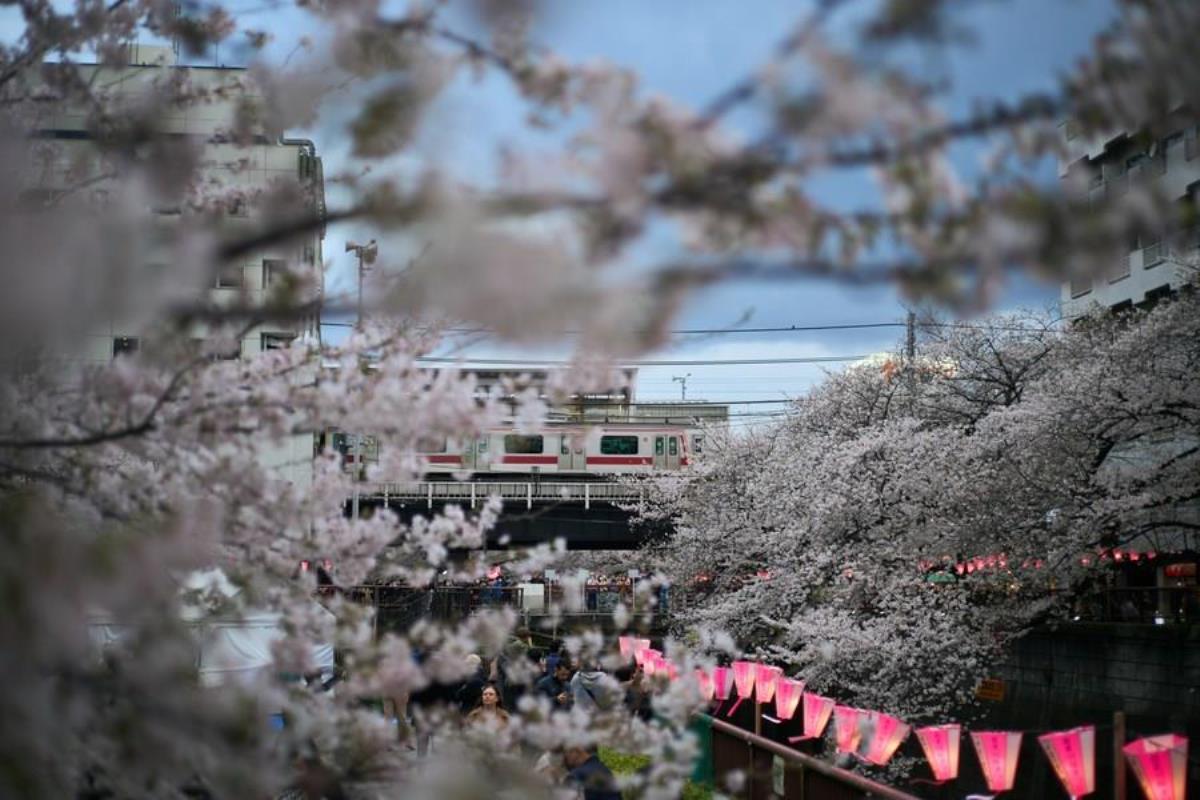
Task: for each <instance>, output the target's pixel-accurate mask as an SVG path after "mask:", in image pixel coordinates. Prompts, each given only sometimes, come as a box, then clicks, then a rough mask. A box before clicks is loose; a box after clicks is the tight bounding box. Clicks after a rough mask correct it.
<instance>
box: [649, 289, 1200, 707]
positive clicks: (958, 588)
mask: <svg viewBox="0 0 1200 800" xmlns="http://www.w3.org/2000/svg"><path fill="white" fill-rule="evenodd" d="M1196 311H1197V300H1196V297H1195V294H1194V293H1193V292H1190V291H1185V292H1184V294H1183V296H1182V297H1181V298H1180V299H1179V300H1177V301H1175V302H1172V303H1167V304H1165V305H1162V306H1160V307H1158V308H1156V309H1154V310H1152V311H1149V312H1138V313H1136V314H1133V315H1129V316H1124V317H1120V318H1103V317H1097V318H1094V319H1089V320H1086V321H1084V322H1082V323H1080V324H1079V325H1078V326H1077V327H1074V328H1071V329H1069V330H1057V329H1055V328H1054V327H1052V326H1051V325H1050V324H1049V320H1046V319H1040V320H1039V319H1038V318H1033V317H1029V316H1002V317H996V318H992V319H988V320H985V321H982V322H978V323H968V324H949V325H938V324H936V323H934V324H933V325H931V326H929V327H928V328H927V330H929V332H930V333H929V336H928V340H927V341H925V342H923V343H922V345H921V347H920V348H919V355H918V356H917V358H915V359H913V360H911V361H909V362H907V363H904V364H903V366H902V367H901V368H900V369H899V370H891V369H879V368H878V367H877V366H863V367H856V368H853V369H851V370H848V371H846V372H845V373H842V374H839V375H834V376H831V377H830V378H829V379H828V380H827V381H826V382H825V383H824V384H823V385H822V386H821V387H820V388H819V389H818V390H816V391H815V392H814V393H813V395H812V396H811V397H809V398H806V399H804V400H803V401H799V402H798V403H797V404H796V406H795V408H794V409H793V411H792V413H791V414H790V415H789V417H788V418H787V419H786V420H784V421H782V422H779V423H777V424H774V425H772V426H770V427H767V428H762V429H759V430H756V431H754V432H752V433H751V434H749V435H747V436H745V437H740V438H735V439H733V440H732V441H728V442H721V443H714V445H713V446H711V447H709V448H707V450H706V453H705V457H704V459H703V460H702V461H701V463H700V465H699V467H698V474H697V475H696V476H695V477H694V479H692V480H690V481H688V482H687V483H686V485H683V486H680V484H679V483H678V482H677V481H665V482H660V483H662V484H663V488H662V491H661V495H660V497H659V498H658V500H657V503H652V505H651V508H652V509H653V511H654V513H656V514H657V515H659V516H670V517H672V518H673V520H674V522H675V528H676V532H675V534H674V535H673V536H672V537H671V538H669V539H668V540H667V541H666V542H664V543H663V544H661V545H660V546H659V548H658V556H659V558H660V562H659V566H660V569H662V570H663V571H664V572H665V573H666V574H667V575H668V576H669V577H670V578H671V579H672V580H673V582H674V583H675V584H676V586H677V587H678V588H680V589H683V590H685V591H689V598H690V599H689V602H687V603H684V604H683V607H684V608H685V609H686V612H685V613H686V617H685V619H683V620H680V625H681V626H682V627H683V629H684V630H688V629H691V630H694V631H702V630H705V629H724V630H732V631H738V633H739V639H740V641H741V643H742V646H743V647H744V648H745V649H747V650H749V651H752V652H758V653H760V654H761V655H763V656H766V657H768V658H770V659H773V660H775V661H777V662H779V663H783V664H786V665H788V667H789V669H790V670H793V671H795V672H798V673H799V674H800V675H802V676H803V677H804V678H805V679H806V680H808V682H809V685H811V686H812V687H813V688H814V689H816V690H818V691H822V690H824V691H828V692H832V693H833V694H834V695H836V696H838V697H839V698H840V699H842V700H843V701H845V702H852V703H856V704H861V705H863V706H866V707H872V708H881V709H884V710H887V711H890V712H893V713H897V714H901V715H904V716H906V717H907V718H909V719H911V720H913V721H925V720H936V719H938V718H939V717H941V716H945V715H951V714H954V715H961V714H963V713H964V712H965V710H966V707H969V705H970V702H971V695H972V692H973V689H974V686H975V685H976V683H977V681H978V680H979V679H980V678H982V677H986V676H987V675H988V674H989V669H990V666H991V665H992V664H993V663H994V661H995V660H996V659H997V658H998V657H999V656H1000V655H1001V654H1002V652H1003V649H1004V647H1005V645H1006V644H1008V643H1009V642H1011V641H1012V640H1013V639H1014V638H1015V637H1019V636H1020V635H1021V634H1022V633H1023V632H1024V631H1026V630H1028V629H1029V627H1031V626H1032V625H1035V624H1039V623H1042V622H1046V621H1048V620H1053V619H1057V618H1061V617H1062V615H1063V614H1064V613H1065V612H1068V611H1069V610H1070V606H1069V601H1070V599H1071V590H1072V588H1073V587H1075V586H1076V584H1078V583H1081V582H1083V581H1085V580H1088V579H1095V578H1096V577H1097V576H1099V577H1100V578H1101V579H1103V576H1104V572H1103V571H1101V568H1100V567H1098V566H1097V565H1098V564H1099V563H1100V559H1099V557H1098V551H1100V550H1110V549H1113V548H1120V547H1123V546H1127V545H1129V544H1130V543H1131V542H1133V543H1140V545H1141V548H1142V549H1143V550H1146V549H1155V547H1154V544H1153V542H1154V541H1155V539H1154V538H1150V539H1149V540H1148V539H1147V538H1146V537H1147V536H1148V535H1152V534H1155V533H1164V532H1168V531H1169V532H1170V535H1169V536H1168V537H1167V538H1165V539H1161V540H1160V541H1162V542H1164V545H1163V547H1162V548H1160V549H1171V548H1174V549H1183V548H1184V547H1185V546H1186V545H1185V543H1186V541H1188V538H1187V537H1188V536H1189V535H1192V536H1194V533H1195V532H1196V531H1197V530H1198V528H1197V523H1198V522H1200V502H1198V500H1200V480H1198V479H1197V475H1198V474H1200V473H1198V472H1197V469H1196V468H1197V466H1198V463H1197V458H1198V457H1200V450H1198V449H1197V443H1198V442H1200V436H1198V435H1197V434H1198V433H1200V429H1198V428H1197V423H1198V422H1200V418H1198V417H1197V410H1198V409H1197V405H1196V402H1195V399H1194V398H1195V397H1196V396H1200V392H1198V389H1200V384H1198V383H1197V381H1198V380H1200V376H1198V374H1197V372H1196V370H1195V365H1196V358H1197V356H1198V355H1200V352H1198V351H1197V342H1196V333H1197V320H1198V319H1200V317H1198V316H1197V314H1196ZM897 358H901V357H899V356H898V357H897ZM1135 546H1137V545H1136V544H1135Z"/></svg>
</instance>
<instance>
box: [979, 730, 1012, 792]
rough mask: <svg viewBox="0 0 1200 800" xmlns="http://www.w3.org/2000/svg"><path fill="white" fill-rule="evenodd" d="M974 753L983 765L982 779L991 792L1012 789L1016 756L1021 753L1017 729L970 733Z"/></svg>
mask: <svg viewBox="0 0 1200 800" xmlns="http://www.w3.org/2000/svg"><path fill="white" fill-rule="evenodd" d="M971 741H972V742H973V743H974V744H975V753H976V755H978V756H979V764H980V766H981V767H983V779H984V781H986V782H987V787H988V789H990V790H991V791H993V792H1007V791H1008V790H1010V789H1012V787H1013V781H1014V780H1016V777H1017V757H1018V756H1019V755H1020V753H1021V733H1020V732H1019V731H980V732H978V733H972V734H971Z"/></svg>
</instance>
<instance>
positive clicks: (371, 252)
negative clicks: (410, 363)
mask: <svg viewBox="0 0 1200 800" xmlns="http://www.w3.org/2000/svg"><path fill="white" fill-rule="evenodd" d="M346 252H347V253H354V254H355V255H356V256H358V319H357V321H356V322H355V323H354V328H355V330H357V331H359V332H360V333H361V332H362V327H363V275H364V274H365V273H366V271H367V267H368V266H369V265H371V264H374V263H375V258H376V257H377V256H378V255H379V245H378V244H376V243H375V240H374V239H372V240H371V241H369V242H367V243H366V244H357V243H355V242H346ZM362 457H363V450H362V432H361V431H360V432H358V433H356V434H354V498H353V500H351V501H350V517H351V519H354V520H357V519H358V482H359V479H360V478H361V477H362Z"/></svg>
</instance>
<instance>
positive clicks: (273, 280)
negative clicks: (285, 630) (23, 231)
mask: <svg viewBox="0 0 1200 800" xmlns="http://www.w3.org/2000/svg"><path fill="white" fill-rule="evenodd" d="M56 68H57V67H56V65H54V64H47V65H44V66H43V69H44V70H54V69H56ZM76 68H77V69H78V70H79V76H80V77H81V78H82V79H83V80H86V81H88V82H89V84H90V86H91V87H92V91H93V92H95V93H96V94H100V95H103V96H104V98H105V102H106V107H107V108H109V109H110V110H111V109H118V110H120V109H125V108H131V109H138V108H143V109H144V108H149V109H150V115H149V116H150V118H151V119H153V124H154V125H155V129H154V130H153V132H152V134H151V135H148V136H147V144H146V145H145V146H147V147H149V146H162V147H168V148H169V147H172V146H173V145H179V146H178V147H177V149H178V151H179V154H180V158H198V159H199V161H198V163H196V164H195V166H196V173H195V174H196V179H195V180H194V181H193V190H192V191H189V192H187V193H186V194H185V195H184V197H183V198H181V199H179V200H178V201H177V202H176V201H174V200H171V201H155V200H153V199H152V198H154V197H155V195H154V193H153V192H149V191H148V192H146V198H147V202H146V209H145V213H146V215H147V218H149V219H150V220H152V224H151V226H150V231H151V235H149V236H144V237H142V238H146V239H149V240H151V241H149V242H147V243H139V244H138V245H137V246H133V247H130V248H129V251H130V252H131V253H133V257H134V258H137V259H139V260H140V261H141V262H144V263H139V264H136V265H130V269H129V271H128V274H127V275H123V276H122V278H123V279H125V280H126V281H127V284H126V285H125V286H124V289H123V290H120V291H124V290H127V291H129V292H133V293H136V292H138V291H140V290H141V289H142V288H143V286H142V285H139V284H142V282H143V281H144V282H145V283H146V284H149V283H152V282H157V283H162V282H163V279H162V277H161V276H162V275H164V274H166V273H163V272H158V273H157V274H156V271H158V270H161V269H164V268H165V267H166V263H165V262H166V261H167V260H168V259H169V258H170V256H169V255H168V253H167V251H166V249H165V248H164V249H163V251H162V252H156V250H155V248H156V244H155V240H156V239H157V238H158V237H157V233H156V232H157V231H158V230H160V229H161V230H162V231H163V232H165V233H166V234H167V235H164V236H163V237H162V239H163V240H164V241H167V242H169V241H171V239H172V237H171V236H170V235H169V234H170V231H171V229H172V227H177V226H197V225H203V226H208V227H210V228H211V229H214V230H216V231H217V232H218V235H219V237H220V238H221V239H222V240H223V241H225V240H236V239H239V238H253V236H254V235H256V234H257V233H258V232H259V231H261V230H262V229H263V227H264V225H263V223H264V220H265V219H266V218H267V217H266V214H268V213H270V214H273V215H275V216H274V217H273V218H278V217H279V215H280V214H281V213H285V214H287V215H290V216H296V217H299V216H302V215H312V216H313V218H314V219H317V220H321V219H323V218H324V213H325V200H324V179H323V170H322V164H321V158H320V157H319V156H318V154H317V151H316V147H315V146H314V144H313V143H312V142H311V141H308V140H303V139H289V138H283V137H280V136H273V137H271V136H268V135H266V134H265V132H263V131H262V130H261V128H255V127H254V126H253V125H252V126H251V130H252V131H253V132H252V133H251V134H250V135H249V136H247V134H246V127H247V126H246V125H245V124H244V123H243V122H242V119H240V118H239V115H242V113H243V111H244V110H245V109H246V108H247V106H248V105H253V104H257V103H260V102H262V101H263V98H262V96H261V92H260V90H259V88H258V87H256V86H255V84H254V82H253V81H252V80H251V79H250V74H249V72H248V71H247V70H245V69H242V68H229V67H204V66H183V65H179V64H178V63H177V60H176V55H175V52H174V51H173V49H172V48H170V47H151V46H144V45H130V46H129V49H128V63H127V64H125V65H123V66H119V67H113V66H100V65H81V66H78V67H76ZM45 79H46V76H45V73H43V74H42V75H41V76H33V77H31V78H30V80H31V81H33V82H36V81H39V80H45ZM164 87H169V91H166V92H164ZM178 93H183V94H184V95H185V96H186V97H187V98H188V99H187V101H186V102H182V103H179V102H163V98H164V97H175V96H178ZM150 104H158V106H154V105H150ZM50 108H52V109H53V110H52V112H50V113H48V114H47V115H46V116H45V117H41V118H38V119H37V120H36V122H35V124H34V125H33V126H32V127H33V133H34V135H35V136H36V138H37V139H39V140H40V143H39V144H40V146H39V147H37V148H36V153H37V156H38V157H37V158H36V159H33V160H31V163H30V165H29V166H28V170H29V173H28V175H27V179H26V181H25V185H26V186H28V187H30V188H29V189H27V190H26V191H25V192H24V193H23V194H25V195H28V202H27V203H26V205H27V206H28V207H30V208H31V209H32V210H35V211H36V209H37V207H38V206H39V205H42V206H46V207H48V206H49V205H50V204H51V203H52V202H53V201H55V199H56V197H57V196H60V195H61V194H62V193H64V192H72V193H74V194H75V195H76V196H75V199H80V198H78V196H77V195H78V191H77V190H78V187H79V186H86V187H87V188H86V190H85V191H86V192H87V193H89V195H90V196H87V197H84V198H82V199H84V200H87V201H91V202H92V203H95V204H101V205H102V204H104V203H105V202H107V198H108V195H109V193H110V190H114V189H116V185H115V182H116V181H121V180H123V178H121V177H117V176H119V175H120V174H122V173H121V172H120V170H118V169H114V168H113V166H114V165H113V161H112V160H113V159H119V158H122V157H128V154H123V153H120V152H118V153H116V154H114V153H113V152H111V149H112V147H111V144H110V143H101V142H97V141H95V140H94V139H93V135H92V132H91V131H92V130H93V129H94V127H95V126H94V124H92V123H94V119H93V120H89V117H88V114H87V113H86V110H85V109H82V108H81V109H78V110H76V109H74V108H72V107H65V108H64V107H63V106H62V105H61V104H57V103H56V104H51V105H50ZM117 113H118V114H119V113H120V112H119V111H118V112H117ZM116 124H120V121H119V120H118V121H117V122H116ZM126 138H130V137H128V136H127V137H126ZM129 146H130V147H132V148H136V147H138V146H139V145H137V144H131V145H129ZM133 156H134V157H136V153H135V154H133ZM110 174H111V175H113V176H114V177H112V178H111V179H110V178H107V177H106V176H107V175H110ZM122 188H123V189H125V188H128V186H127V185H122ZM114 194H115V192H114ZM267 196H271V197H273V198H274V199H273V200H272V201H271V202H272V205H271V207H270V208H269V210H268V208H267V204H266V203H260V201H261V200H263V199H264V198H266V197H267ZM280 198H287V200H285V201H284V202H283V203H281V202H280ZM281 205H283V206H284V207H283V208H282V209H281V207H280V206H281ZM290 216H289V218H290ZM240 234H245V236H241V235H240ZM323 239H324V229H323V225H319V226H317V227H315V228H314V229H313V230H312V232H311V233H307V234H302V235H298V236H293V237H290V238H289V239H288V240H287V241H286V242H282V243H276V244H271V245H268V246H264V247H260V248H256V249H253V250H250V251H248V252H246V253H245V254H244V255H242V256H240V257H238V258H237V259H236V260H234V261H232V262H230V263H225V264H224V265H222V266H221V267H220V268H219V269H218V271H217V274H215V275H178V276H177V277H178V278H179V280H180V282H181V283H182V284H183V285H173V286H169V287H165V288H166V290H168V291H170V292H171V296H172V297H174V298H179V299H180V300H182V301H185V302H186V301H189V300H200V301H205V300H207V301H208V305H210V306H212V307H215V308H227V307H229V306H232V305H238V306H240V307H246V308H258V307H261V306H263V305H265V304H267V303H268V302H269V301H270V299H271V298H272V296H273V294H274V293H275V292H276V291H280V290H281V289H282V287H284V286H296V285H305V286H307V287H308V289H306V290H305V291H306V292H307V294H305V295H304V298H305V299H306V300H310V299H311V300H313V301H314V302H313V303H312V307H313V311H312V313H311V314H308V315H305V316H303V317H300V318H295V319H288V320H283V321H270V322H266V323H263V324H260V325H256V326H254V327H253V328H249V329H247V330H245V331H244V333H243V335H241V336H240V338H238V339H236V340H235V339H233V338H224V337H227V336H228V334H225V333H221V334H219V335H218V334H216V333H214V330H215V329H214V328H213V327H211V326H209V325H206V324H205V323H204V322H203V321H196V322H194V323H191V327H190V328H189V329H188V332H187V335H188V336H190V337H191V341H192V343H193V344H194V345H195V346H196V347H197V352H203V353H206V354H208V355H209V357H211V358H214V359H228V360H234V359H244V360H248V359H252V358H254V357H255V356H257V355H258V354H260V353H262V352H264V351H267V350H272V349H277V348H282V347H287V346H289V345H290V344H291V342H292V341H293V340H295V339H296V338H297V337H309V338H312V339H314V340H317V341H319V339H320V319H319V302H316V301H319V299H320V294H321V286H322V275H323V268H322V263H323V254H322V241H323ZM97 244H98V246H102V247H118V246H120V245H121V243H118V242H111V241H105V242H98V243H97ZM173 275H174V273H173ZM158 290H159V291H162V290H164V287H161V286H159V287H158ZM309 294H311V297H310V296H309ZM118 305H120V304H118ZM131 305H136V303H133V304H131V303H125V306H126V308H127V309H128V308H129V307H130V306H131ZM136 311H137V309H136V308H133V312H134V313H122V312H119V311H114V312H112V313H110V314H109V315H108V319H107V322H106V323H105V324H103V325H101V326H100V328H99V329H96V330H93V331H92V332H91V333H90V335H89V336H87V341H86V342H85V343H83V344H82V346H81V348H80V351H78V352H76V353H73V354H70V355H69V356H68V360H73V361H82V362H84V363H97V362H106V361H109V360H111V359H113V358H119V357H122V356H125V355H127V354H133V353H136V352H137V351H139V350H140V349H142V348H143V347H148V346H152V345H153V339H154V337H155V335H156V332H155V331H154V330H153V329H147V328H145V327H144V325H145V322H144V321H140V320H139V315H138V314H137V313H136ZM104 315H105V312H104V310H100V316H101V317H103V316H104ZM312 457H313V437H312V436H307V435H305V436H294V437H291V438H290V439H289V440H288V441H286V442H284V443H283V444H282V445H280V446H278V447H276V446H267V447H264V449H263V453H262V460H263V462H264V464H266V465H267V466H269V467H270V468H272V469H275V470H277V471H279V472H280V473H281V474H283V475H284V476H285V477H286V478H287V479H288V480H290V481H292V482H293V483H296V484H298V485H307V484H308V483H310V482H311V477H312Z"/></svg>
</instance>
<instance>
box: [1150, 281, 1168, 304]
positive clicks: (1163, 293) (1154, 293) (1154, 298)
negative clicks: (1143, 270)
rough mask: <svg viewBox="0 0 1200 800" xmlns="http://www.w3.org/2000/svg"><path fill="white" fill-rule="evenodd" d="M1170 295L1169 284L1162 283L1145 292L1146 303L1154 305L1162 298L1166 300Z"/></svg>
mask: <svg viewBox="0 0 1200 800" xmlns="http://www.w3.org/2000/svg"><path fill="white" fill-rule="evenodd" d="M1170 297H1171V286H1170V285H1169V284H1163V285H1162V286H1159V287H1157V288H1155V289H1151V290H1150V291H1148V292H1146V304H1147V305H1151V306H1152V305H1155V304H1157V303H1159V302H1161V301H1163V300H1168V299H1170Z"/></svg>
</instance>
